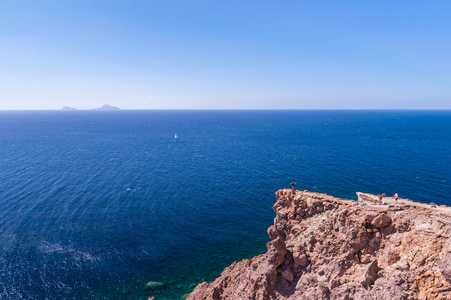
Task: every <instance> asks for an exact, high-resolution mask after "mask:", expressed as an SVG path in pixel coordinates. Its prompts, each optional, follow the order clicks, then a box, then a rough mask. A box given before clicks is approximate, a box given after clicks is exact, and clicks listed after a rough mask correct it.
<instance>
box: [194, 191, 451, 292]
mask: <svg viewBox="0 0 451 300" xmlns="http://www.w3.org/2000/svg"><path fill="white" fill-rule="evenodd" d="M357 195H358V198H359V200H358V201H349V200H342V199H338V198H334V197H332V196H329V195H325V194H319V193H312V192H308V191H295V192H292V190H288V189H284V190H279V191H277V193H276V197H277V202H276V203H275V205H274V206H273V209H274V211H275V212H276V218H275V219H274V225H273V226H271V227H269V229H268V234H269V237H270V239H271V242H269V243H268V244H267V248H268V250H267V252H266V253H265V254H262V255H259V256H256V257H254V258H252V259H249V260H243V261H241V262H238V263H237V262H234V263H232V265H230V266H229V267H227V268H226V269H225V270H224V271H223V272H222V274H221V276H220V277H219V278H217V279H216V280H215V281H214V282H212V283H210V284H209V283H206V282H204V283H201V284H199V285H198V286H197V287H196V288H195V289H194V291H193V292H192V293H191V294H190V295H189V296H188V298H187V299H188V300H199V299H230V300H237V299H243V300H244V299H254V300H260V299H261V300H263V299H265V300H269V299H312V300H316V299H343V300H346V299H349V300H351V299H378V300H382V299H390V300H397V299H406V300H407V299H408V300H410V299H448V300H449V299H451V208H448V207H445V206H436V205H434V204H432V203H431V205H427V204H422V203H416V202H413V201H410V200H407V199H399V200H398V201H395V199H393V198H382V199H380V198H379V197H377V196H375V195H371V194H364V193H357Z"/></svg>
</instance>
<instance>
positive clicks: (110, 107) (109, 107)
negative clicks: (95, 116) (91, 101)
mask: <svg viewBox="0 0 451 300" xmlns="http://www.w3.org/2000/svg"><path fill="white" fill-rule="evenodd" d="M93 110H121V109H120V108H119V107H117V106H111V105H108V104H105V105H104V106H102V107H99V108H94V109H93Z"/></svg>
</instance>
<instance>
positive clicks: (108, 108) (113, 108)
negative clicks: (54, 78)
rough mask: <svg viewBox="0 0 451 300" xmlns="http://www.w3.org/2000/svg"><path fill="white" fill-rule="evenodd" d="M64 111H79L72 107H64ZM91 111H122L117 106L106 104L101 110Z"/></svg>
mask: <svg viewBox="0 0 451 300" xmlns="http://www.w3.org/2000/svg"><path fill="white" fill-rule="evenodd" d="M62 110H77V109H76V108H73V107H70V106H64V107H63V108H62ZM90 110H121V109H120V108H119V107H117V106H111V105H108V104H105V105H104V106H102V107H99V108H91V109H90Z"/></svg>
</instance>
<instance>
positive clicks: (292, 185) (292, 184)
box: [291, 182, 297, 194]
mask: <svg viewBox="0 0 451 300" xmlns="http://www.w3.org/2000/svg"><path fill="white" fill-rule="evenodd" d="M296 183H297V182H292V183H291V191H292V192H293V194H294V185H295V184H296Z"/></svg>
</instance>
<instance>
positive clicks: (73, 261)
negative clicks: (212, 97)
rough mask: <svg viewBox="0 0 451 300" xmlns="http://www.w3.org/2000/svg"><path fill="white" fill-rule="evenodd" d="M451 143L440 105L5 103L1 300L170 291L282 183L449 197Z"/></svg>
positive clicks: (231, 244) (252, 225)
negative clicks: (153, 285)
mask: <svg viewBox="0 0 451 300" xmlns="http://www.w3.org/2000/svg"><path fill="white" fill-rule="evenodd" d="M175 133H177V134H178V136H179V137H180V139H174V135H175ZM450 149H451V111H449V110H448V111H302V110H295V111H252V110H250V111H111V112H103V111H27V112H19V111H3V112H0V183H1V185H0V299H147V297H149V296H152V295H155V296H157V300H163V299H180V298H181V297H182V296H183V295H184V294H186V293H188V292H190V291H191V290H192V289H193V288H194V286H195V285H196V284H197V283H199V282H202V281H212V280H213V279H214V278H215V277H217V276H218V275H219V274H220V273H221V271H222V269H223V268H224V267H226V266H228V265H230V264H231V263H232V262H233V261H234V260H241V259H243V258H250V257H253V256H255V255H258V254H260V253H263V252H265V250H266V247H265V244H266V243H267V242H268V237H267V233H266V229H267V228H268V227H269V226H270V225H271V224H272V222H273V218H274V216H275V213H274V212H273V211H272V210H271V207H272V205H273V204H274V202H275V196H274V193H275V192H276V191H277V190H278V189H280V188H289V187H290V182H292V181H297V186H296V187H297V189H300V190H304V189H307V190H310V191H315V192H322V193H328V194H331V195H334V196H337V197H342V198H347V199H356V195H355V192H358V191H361V192H369V193H375V194H380V193H384V192H385V193H386V194H387V195H392V194H394V193H395V192H397V193H398V194H399V195H400V197H406V198H410V199H412V200H415V201H421V202H426V203H429V202H434V203H436V204H447V205H451V196H450V195H451V150H450ZM149 281H157V282H162V283H163V284H164V285H163V286H161V287H160V288H159V289H155V290H149V289H146V284H147V282H149Z"/></svg>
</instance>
